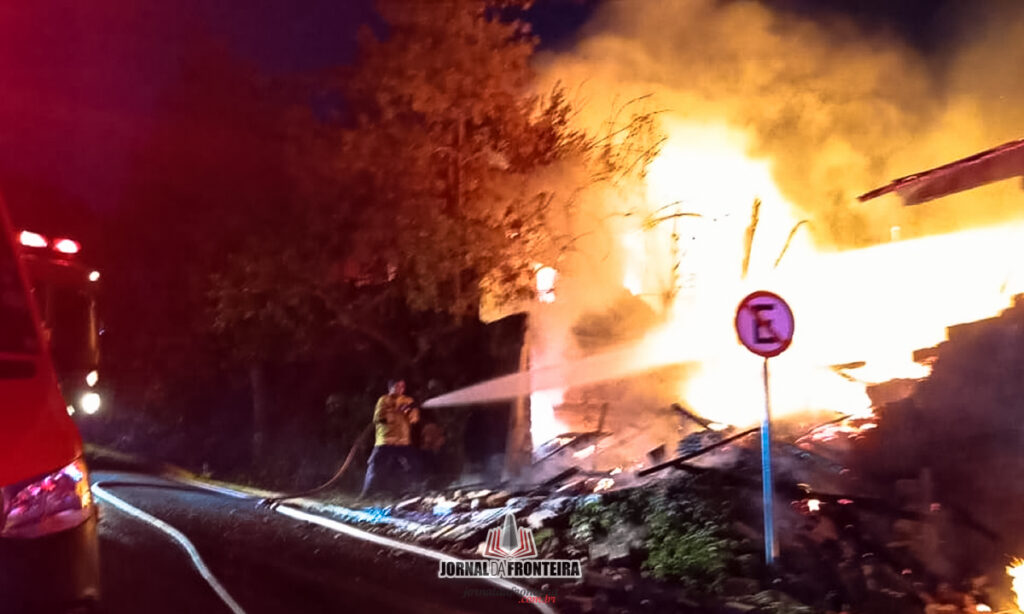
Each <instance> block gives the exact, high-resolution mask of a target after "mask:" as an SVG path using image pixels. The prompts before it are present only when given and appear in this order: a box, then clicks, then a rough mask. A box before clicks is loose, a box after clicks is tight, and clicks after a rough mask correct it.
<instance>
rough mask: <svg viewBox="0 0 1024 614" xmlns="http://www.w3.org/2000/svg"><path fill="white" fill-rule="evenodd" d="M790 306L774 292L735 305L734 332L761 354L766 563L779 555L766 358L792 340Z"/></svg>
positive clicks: (781, 350)
mask: <svg viewBox="0 0 1024 614" xmlns="http://www.w3.org/2000/svg"><path fill="white" fill-rule="evenodd" d="M794 327H795V325H794V321H793V310H792V309H790V308H789V305H788V304H787V303H786V301H784V300H782V297H781V296H779V295H778V294H775V293H774V292H768V291H766V290H759V291H757V292H754V293H751V294H748V295H747V297H746V298H744V299H743V300H742V301H740V306H739V307H737V308H736V335H737V336H738V337H739V339H740V343H742V344H743V345H744V346H745V347H746V348H747V349H748V350H750V351H751V352H753V353H755V354H757V355H758V356H763V357H764V419H763V420H762V421H761V484H762V500H763V504H764V558H765V562H766V563H768V564H769V565H772V564H773V563H775V558H776V557H778V556H779V547H778V543H777V542H776V541H775V523H774V514H773V513H772V505H773V502H774V499H775V495H774V488H773V484H772V404H771V397H770V396H769V394H768V359H769V358H771V357H772V356H778V355H779V354H781V353H783V352H785V351H786V348H788V347H789V344H790V343H791V342H792V341H793V329H794Z"/></svg>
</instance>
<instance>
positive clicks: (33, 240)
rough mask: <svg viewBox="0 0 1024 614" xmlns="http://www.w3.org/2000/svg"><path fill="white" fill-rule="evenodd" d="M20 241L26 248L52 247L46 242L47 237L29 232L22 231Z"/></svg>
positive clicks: (19, 236)
mask: <svg viewBox="0 0 1024 614" xmlns="http://www.w3.org/2000/svg"><path fill="white" fill-rule="evenodd" d="M18 241H20V242H21V244H22V245H24V246H25V247H39V248H45V247H49V246H50V242H49V241H47V240H46V237H44V236H43V235H41V234H39V233H37V232H29V231H28V230H22V231H21V234H19V235H18Z"/></svg>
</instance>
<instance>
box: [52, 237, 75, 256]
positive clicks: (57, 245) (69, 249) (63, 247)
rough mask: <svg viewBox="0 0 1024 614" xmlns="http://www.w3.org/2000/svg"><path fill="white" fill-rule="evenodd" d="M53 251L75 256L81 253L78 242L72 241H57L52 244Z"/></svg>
mask: <svg viewBox="0 0 1024 614" xmlns="http://www.w3.org/2000/svg"><path fill="white" fill-rule="evenodd" d="M53 249H55V250H56V251H58V252H60V253H62V254H69V255H70V254H77V253H78V252H80V251H82V246H81V244H79V242H78V241H74V240H72V239H57V240H55V241H54V243H53Z"/></svg>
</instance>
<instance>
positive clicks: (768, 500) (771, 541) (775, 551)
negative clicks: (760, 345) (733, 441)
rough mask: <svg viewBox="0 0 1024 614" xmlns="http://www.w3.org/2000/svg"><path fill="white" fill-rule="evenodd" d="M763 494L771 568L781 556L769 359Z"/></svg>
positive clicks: (763, 427)
mask: <svg viewBox="0 0 1024 614" xmlns="http://www.w3.org/2000/svg"><path fill="white" fill-rule="evenodd" d="M761 485H762V486H761V494H762V498H763V502H764V559H765V562H766V563H767V564H768V565H769V566H771V565H774V564H775V559H776V557H778V556H779V545H778V544H777V543H776V542H775V521H774V518H775V516H774V513H773V507H774V500H775V488H774V484H773V483H772V404H771V397H769V396H768V359H767V358H765V359H764V418H763V419H762V421H761Z"/></svg>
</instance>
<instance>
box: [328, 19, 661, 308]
mask: <svg viewBox="0 0 1024 614" xmlns="http://www.w3.org/2000/svg"><path fill="white" fill-rule="evenodd" d="M524 4H525V3H511V2H494V1H491V0H440V1H438V2H430V3H420V2H413V3H409V2H396V1H394V0H386V1H383V2H380V3H379V6H380V11H381V14H382V15H383V16H384V18H385V20H386V21H387V23H388V26H389V29H388V36H387V38H386V39H384V40H379V39H377V38H375V37H374V36H373V35H372V34H371V33H370V32H369V31H364V32H363V40H362V47H361V49H362V53H361V56H360V59H359V62H358V64H357V66H356V67H355V69H354V70H353V71H352V73H351V74H349V75H347V82H346V84H345V92H346V94H345V98H346V102H347V105H348V117H347V125H346V126H344V127H343V128H342V129H340V130H338V131H337V134H336V138H335V140H334V149H333V154H332V155H331V159H332V160H333V162H334V164H335V165H336V168H337V171H338V173H337V177H338V178H339V180H340V181H342V182H343V183H345V184H346V185H347V186H348V189H347V190H346V192H347V193H348V194H351V195H354V198H355V199H356V200H358V201H359V202H360V203H361V204H362V205H363V206H362V207H361V210H360V212H359V219H358V221H357V225H358V228H359V232H358V235H357V236H356V241H355V243H356V245H357V246H358V247H357V249H358V250H359V252H360V256H359V257H361V258H363V259H365V260H366V261H367V264H368V265H369V266H370V267H371V268H375V269H376V270H378V271H385V270H386V271H389V277H393V279H394V282H395V283H396V284H397V285H398V286H400V288H401V292H402V296H403V297H404V298H405V300H406V301H407V302H408V304H409V305H410V306H411V307H412V308H414V309H418V310H429V311H443V312H447V313H450V314H454V315H456V316H459V317H475V316H476V312H477V308H478V304H479V299H480V293H481V291H482V290H486V291H489V292H493V293H495V294H496V295H498V296H502V297H506V298H510V299H511V298H516V297H519V298H523V297H532V296H533V293H534V287H533V285H534V280H533V273H534V271H535V267H536V265H537V264H538V263H543V264H556V261H557V260H558V259H559V258H560V257H561V256H562V255H563V254H564V252H565V251H566V250H567V249H568V248H569V247H570V246H571V243H572V237H571V236H569V235H567V234H566V228H567V225H566V219H567V218H568V217H569V216H571V215H572V212H573V207H574V205H575V199H576V196H577V195H578V193H579V191H580V190H581V189H583V188H585V187H587V186H589V185H591V184H593V183H595V182H600V181H602V180H605V179H608V178H610V177H611V176H613V175H614V174H615V173H616V172H619V171H622V170H623V169H625V168H626V164H625V163H626V157H623V156H622V153H623V150H625V149H627V148H628V146H629V145H631V144H632V143H624V138H623V136H624V135H629V134H631V133H632V134H633V135H634V136H636V135H637V134H638V133H639V132H640V131H642V130H643V129H649V128H650V127H651V125H650V122H649V119H650V118H649V116H645V117H644V118H634V119H632V120H630V121H629V122H627V125H626V126H624V127H622V130H623V131H622V132H620V133H618V134H617V135H616V136H614V137H610V138H607V139H602V138H595V137H594V136H592V135H589V134H587V133H585V132H583V131H581V130H579V129H578V128H576V127H574V126H573V123H572V120H573V116H574V109H573V108H572V106H571V105H570V104H569V102H568V101H567V99H566V97H565V94H564V92H563V91H562V90H561V89H560V88H556V89H555V90H554V91H552V92H551V93H550V94H548V95H546V96H538V95H536V94H535V93H534V92H533V90H532V89H531V88H533V87H534V82H533V80H534V73H533V71H532V69H531V66H530V60H531V58H532V55H533V52H534V49H535V45H536V42H537V41H536V39H535V38H534V37H533V36H531V35H530V32H529V28H528V25H527V24H526V23H525V22H524V21H523V20H522V19H521V18H520V16H521V13H520V12H518V11H519V9H521V8H522V7H523V5H524ZM634 162H635V160H634ZM642 166H643V165H642V164H641V165H640V167H641V168H642ZM345 239H346V240H350V239H351V237H350V236H347V235H346V236H345Z"/></svg>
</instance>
